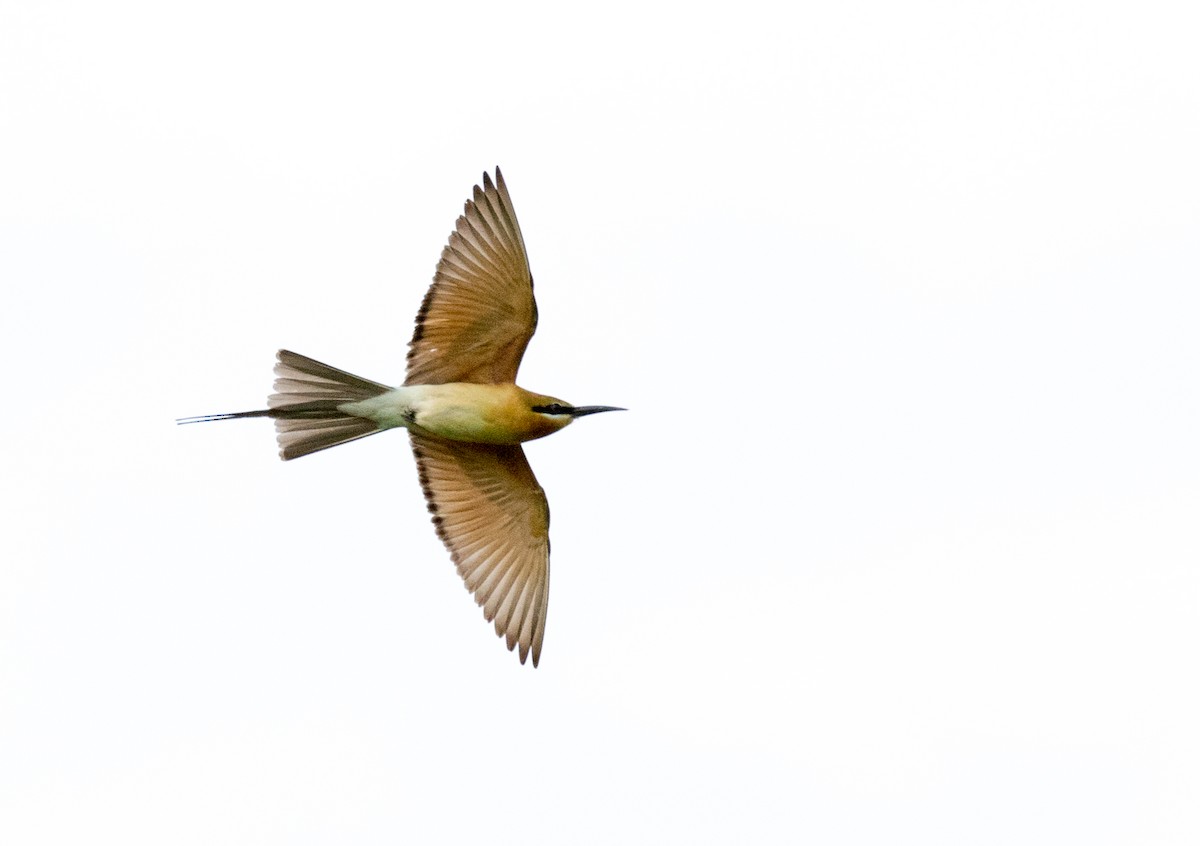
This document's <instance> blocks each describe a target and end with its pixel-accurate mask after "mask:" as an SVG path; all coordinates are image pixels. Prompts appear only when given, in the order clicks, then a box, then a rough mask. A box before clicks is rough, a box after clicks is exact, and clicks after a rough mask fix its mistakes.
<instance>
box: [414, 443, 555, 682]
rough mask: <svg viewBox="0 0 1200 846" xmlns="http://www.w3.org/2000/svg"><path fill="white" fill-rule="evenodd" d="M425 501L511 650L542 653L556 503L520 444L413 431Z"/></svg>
mask: <svg viewBox="0 0 1200 846" xmlns="http://www.w3.org/2000/svg"><path fill="white" fill-rule="evenodd" d="M410 435H411V438H412V445H413V452H414V453H415V455H416V457H417V468H418V471H419V473H420V477H421V488H422V490H424V491H425V500H426V501H427V502H428V503H429V510H430V512H432V513H433V523H434V525H435V526H437V532H438V536H439V537H441V539H442V542H443V543H445V544H446V548H447V549H449V550H450V556H451V558H453V559H454V563H455V565H456V566H457V567H458V573H459V575H461V576H462V577H463V581H465V582H466V583H467V589H468V590H470V591H471V592H472V593H473V594H474V595H475V601H476V602H478V603H479V604H480V605H481V606H483V616H484V617H485V618H486V619H487V620H489V621H494V622H495V625H496V634H498V635H500V636H501V637H504V638H505V639H506V640H507V642H508V648H509V649H512V648H513V646H514V645H517V644H519V645H520V655H521V663H522V664H524V663H525V657H526V656H527V655H528V654H529V652H530V650H531V649H532V651H533V666H535V667H536V666H537V664H538V659H539V658H540V657H541V654H542V637H543V636H544V635H545V633H546V601H547V598H548V595H549V590H550V507H549V505H547V504H546V494H545V493H544V492H543V491H542V488H541V485H539V484H538V482H537V479H536V478H535V477H534V475H533V470H531V469H530V467H529V462H528V461H526V460H525V452H524V451H523V450H522V449H521V447H519V446H491V445H487V444H468V443H459V442H455V441H446V440H441V439H439V438H430V437H425V436H424V435H418V434H415V433H411V432H410Z"/></svg>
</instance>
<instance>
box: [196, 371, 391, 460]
mask: <svg viewBox="0 0 1200 846" xmlns="http://www.w3.org/2000/svg"><path fill="white" fill-rule="evenodd" d="M389 390H391V388H389V387H388V386H387V385H381V384H380V383H378V382H372V381H371V380H370V379H363V378H362V377H361V376H355V375H354V374H352V373H347V372H346V371H344V370H338V369H337V368H336V367H330V366H329V365H328V364H322V363H321V362H319V361H316V360H315V359H311V358H308V357H307V356H303V355H300V354H299V353H294V352H292V351H290V350H280V351H279V353H278V355H277V361H276V364H275V393H273V394H272V395H271V396H270V397H269V398H268V399H267V408H265V409H262V410H259V411H235V412H232V413H229V414H204V415H200V416H198V417H184V418H182V419H180V420H177V421H175V422H177V423H208V422H211V421H213V420H236V419H239V418H242V417H270V418H271V419H272V420H274V421H275V435H276V439H277V440H278V441H279V457H280V458H282V459H283V460H284V461H290V460H291V459H293V458H299V457H300V456H302V455H308V454H310V453H314V452H320V451H321V450H323V449H329V447H332V446H337V445H338V444H344V443H346V442H348V441H355V440H358V439H359V438H365V437H366V436H367V435H373V434H375V433H376V432H380V431H383V430H382V429H380V428H379V426H377V425H376V424H375V423H374V422H372V421H370V420H366V419H364V418H362V417H355V416H354V415H353V414H346V413H344V412H342V411H339V410H338V406H340V405H343V404H345V403H348V402H360V401H361V400H365V399H370V398H371V397H376V396H379V395H380V394H382V393H385V392H386V391H389Z"/></svg>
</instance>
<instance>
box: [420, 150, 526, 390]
mask: <svg viewBox="0 0 1200 846" xmlns="http://www.w3.org/2000/svg"><path fill="white" fill-rule="evenodd" d="M536 326H537V305H536V304H535V303H534V300H533V277H532V276H531V275H530V273H529V259H528V258H527V257H526V255H525V242H524V241H523V240H522V239H521V228H520V227H519V226H518V225H517V215H516V212H514V211H513V207H512V200H511V199H510V198H509V196H508V189H507V188H506V187H505V185H504V177H503V176H501V174H500V168H496V183H495V184H494V185H493V184H492V180H491V178H490V177H489V176H488V175H487V174H486V173H485V174H484V175H483V187H482V188H480V187H479V186H478V185H476V186H475V196H474V198H473V199H470V200H467V204H466V206H465V207H464V209H463V214H462V216H461V217H460V218H459V219H458V223H457V224H456V226H455V230H454V232H452V233H450V241H449V243H448V244H446V248H445V249H444V250H442V258H441V261H439V262H438V266H437V273H435V274H434V277H433V284H432V285H430V286H429V291H428V292H427V293H426V294H425V300H424V302H422V303H421V310H420V311H419V312H418V313H417V327H416V330H415V331H414V332H413V338H412V342H411V343H410V344H409V351H408V377H407V378H406V379H405V382H404V384H406V385H436V384H445V383H447V382H479V383H484V384H498V383H501V382H515V381H516V380H517V368H518V367H520V365H521V356H523V355H524V354H525V347H526V346H528V345H529V339H530V338H531V337H533V330H534V329H535V328H536Z"/></svg>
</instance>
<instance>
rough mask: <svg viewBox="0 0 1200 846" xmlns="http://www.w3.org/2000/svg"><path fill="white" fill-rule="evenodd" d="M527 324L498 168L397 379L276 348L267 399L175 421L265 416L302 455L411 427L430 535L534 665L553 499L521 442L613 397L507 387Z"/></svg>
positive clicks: (472, 204) (519, 254) (529, 299)
mask: <svg viewBox="0 0 1200 846" xmlns="http://www.w3.org/2000/svg"><path fill="white" fill-rule="evenodd" d="M536 326H537V306H536V305H535V303H534V299H533V277H532V276H531V275H530V273H529V262H528V258H527V257H526V255H525V244H524V241H523V239H522V237H521V230H520V227H519V226H518V225H517V218H516V213H515V212H514V211H513V208H512V200H511V199H510V198H509V195H508V189H507V188H506V187H505V185H504V178H503V177H502V176H501V175H500V170H499V169H498V168H497V170H496V181H495V183H494V184H493V182H492V180H491V178H490V177H489V176H488V174H486V173H485V174H484V175H483V187H482V188H481V187H480V186H478V185H477V186H475V193H474V197H473V199H471V200H468V201H467V203H466V206H465V208H464V211H463V215H462V217H460V218H459V219H458V223H457V225H456V227H455V231H454V232H452V233H451V235H450V241H449V243H448V244H447V245H446V248H445V249H444V250H443V251H442V258H441V261H440V262H438V268H437V273H436V274H435V276H434V280H433V284H432V285H431V286H430V288H429V291H428V292H427V293H426V295H425V300H424V302H422V304H421V308H420V311H419V312H418V313H417V319H416V329H415V331H414V333H413V338H412V341H411V342H410V344H409V347H410V349H409V353H408V374H407V378H406V380H405V383H404V385H402V386H400V387H395V388H393V387H389V386H388V385H384V384H382V383H379V382H372V381H370V380H369V379H363V378H361V377H359V376H354V375H353V374H350V373H347V372H346V371H344V370H338V369H337V368H335V367H330V366H329V365H327V364H322V363H321V362H319V361H316V360H314V359H311V358H307V357H306V356H302V355H299V354H297V353H294V352H290V351H288V350H280V351H279V355H278V362H277V363H276V365H275V375H276V380H275V393H274V394H272V395H271V396H270V397H269V398H268V400H267V405H268V407H267V408H266V409H263V410H260V411H241V412H234V413H232V414H215V415H207V416H202V417H191V418H185V419H183V420H181V421H179V422H181V423H198V422H204V421H210V420H229V419H234V418H242V417H269V418H272V419H273V420H274V421H275V427H276V432H277V436H278V440H279V447H280V450H279V454H280V457H281V458H283V459H284V460H289V459H292V458H299V457H300V456H303V455H308V454H310V453H313V452H318V451H320V450H323V449H327V448H329V447H332V446H337V445H338V444H343V443H347V442H349V441H353V440H357V439H359V438H363V437H366V436H368V435H374V434H376V433H378V432H382V431H385V430H387V429H395V428H404V429H407V430H408V432H409V436H410V439H411V441H412V448H413V454H414V456H415V457H416V460H417V470H418V475H419V478H420V482H421V488H422V490H423V491H424V493H425V499H426V502H427V504H428V506H429V510H430V512H431V513H432V514H433V522H434V526H435V527H436V529H437V532H438V536H439V537H441V539H442V541H443V542H444V543H445V544H446V547H447V548H448V549H449V550H450V555H451V557H452V558H453V559H454V562H455V564H456V566H457V567H458V571H459V574H460V575H461V576H462V577H463V580H464V581H465V582H466V585H467V588H468V589H469V590H471V591H472V593H474V595H475V599H476V601H477V602H478V603H479V604H480V605H482V606H483V611H484V616H485V617H486V618H487V619H488V620H491V621H493V622H494V624H495V627H496V633H497V634H499V635H501V636H502V637H504V638H505V639H506V641H507V644H508V648H509V649H513V648H516V647H519V653H520V658H521V663H524V662H525V658H526V656H527V655H529V654H530V652H532V654H533V664H534V666H537V663H538V659H539V657H540V655H541V650H542V639H543V637H544V635H545V625H546V606H547V599H548V592H549V583H550V538H549V529H550V509H549V506H548V505H547V503H546V495H545V493H544V492H543V490H542V488H541V486H540V485H539V484H538V482H537V479H536V478H535V477H534V475H533V471H532V470H531V469H530V467H529V463H528V461H526V459H525V453H524V450H522V449H521V446H520V445H521V444H522V443H524V442H525V441H529V440H534V439H536V438H542V437H545V436H546V435H549V434H552V433H553V432H556V431H558V430H559V429H562V428H563V427H565V426H567V425H568V424H570V423H571V421H573V420H574V419H576V418H577V417H582V416H584V415H588V414H594V413H597V412H601V411H618V410H620V409H615V408H612V407H610V406H572V405H570V404H569V403H566V402H563V401H562V400H559V399H555V398H554V397H550V396H545V395H543V394H535V393H532V392H530V391H526V390H525V389H523V388H520V387H517V385H516V375H517V368H518V367H519V365H520V363H521V357H522V356H523V355H524V352H525V348H526V346H527V345H528V344H529V339H530V338H531V337H532V336H533V332H534V329H535V328H536Z"/></svg>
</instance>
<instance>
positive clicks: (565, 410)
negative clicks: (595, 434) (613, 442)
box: [526, 392, 625, 437]
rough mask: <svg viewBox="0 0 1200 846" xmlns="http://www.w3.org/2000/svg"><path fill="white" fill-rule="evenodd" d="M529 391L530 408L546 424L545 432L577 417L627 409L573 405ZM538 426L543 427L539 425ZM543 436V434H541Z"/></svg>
mask: <svg viewBox="0 0 1200 846" xmlns="http://www.w3.org/2000/svg"><path fill="white" fill-rule="evenodd" d="M526 393H527V397H526V398H527V400H528V401H529V410H530V412H531V413H532V414H533V415H535V417H536V418H537V420H538V421H539V423H541V424H542V425H544V426H545V429H546V431H545V434H547V435H548V434H550V433H551V432H557V431H558V430H559V429H562V428H563V427H565V426H566V425H567V424H569V423H570V422H571V421H573V420H574V419H575V418H577V417H586V416H587V415H589V414H599V413H600V412H602V411H625V409H624V408H617V407H616V406H612V405H571V404H570V403H569V402H563V401H562V400H560V399H556V398H555V397H548V396H545V395H543V394H532V393H528V392H526ZM538 428H541V426H539V427H538ZM539 437H541V435H539Z"/></svg>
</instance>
